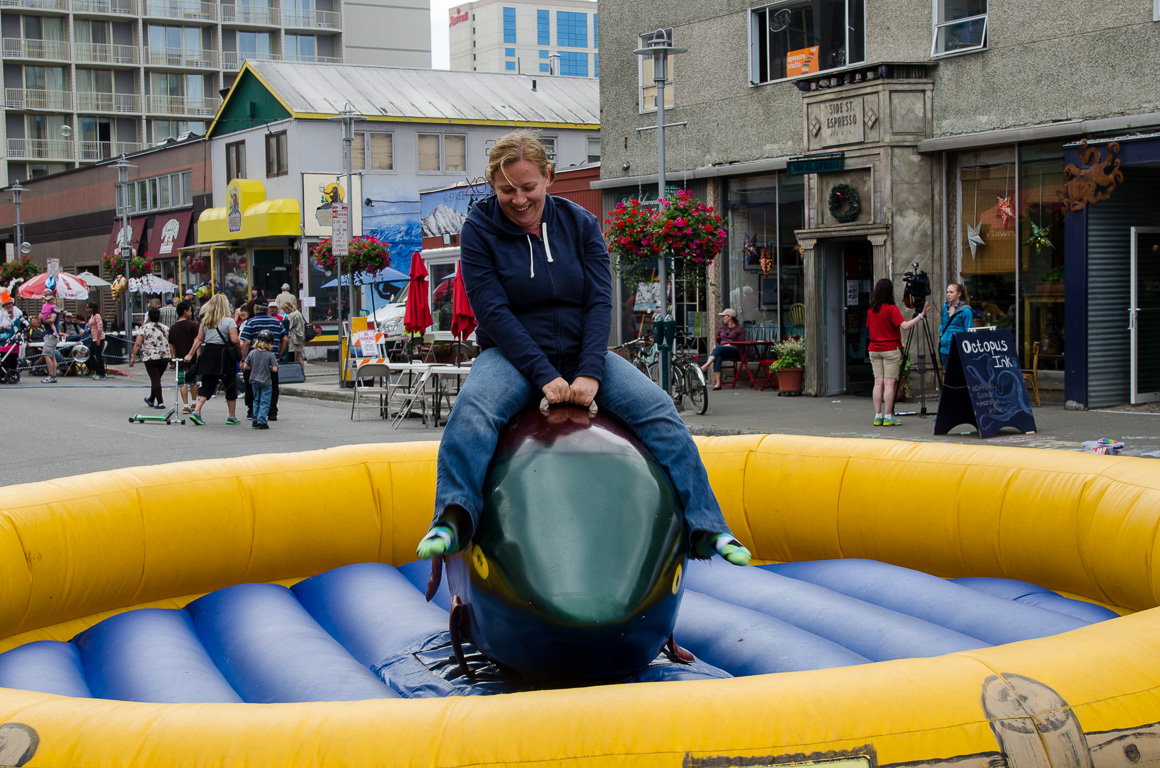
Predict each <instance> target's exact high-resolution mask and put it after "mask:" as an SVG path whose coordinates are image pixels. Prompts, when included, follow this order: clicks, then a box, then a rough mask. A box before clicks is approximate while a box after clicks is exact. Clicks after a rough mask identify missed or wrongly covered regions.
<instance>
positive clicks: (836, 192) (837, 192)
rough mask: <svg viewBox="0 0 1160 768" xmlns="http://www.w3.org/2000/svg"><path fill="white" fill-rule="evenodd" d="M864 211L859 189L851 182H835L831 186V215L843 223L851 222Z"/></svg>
mask: <svg viewBox="0 0 1160 768" xmlns="http://www.w3.org/2000/svg"><path fill="white" fill-rule="evenodd" d="M861 212H862V201H861V200H859V199H858V190H856V189H854V188H853V187H851V186H850V185H849V184H835V185H834V186H833V187H831V188H830V215H831V216H833V217H834V218H835V219H837V220H838V221H839V222H841V223H842V224H849V223H850V222H851V221H854V219H856V218H858V214H859V213H861Z"/></svg>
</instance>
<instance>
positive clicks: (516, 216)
mask: <svg viewBox="0 0 1160 768" xmlns="http://www.w3.org/2000/svg"><path fill="white" fill-rule="evenodd" d="M551 180H552V174H551V172H550V171H549V173H548V174H547V175H545V174H543V173H541V172H540V168H539V166H537V165H536V164H535V163H533V162H531V161H530V160H516V161H515V162H512V163H508V164H507V165H505V166H503V167H501V168H500V173H499V176H498V178H496V180H495V182H496V183H495V197H496V200H498V201H499V207H500V210H501V211H503V213H504V216H507V218H508V220H509V221H510V222H511V223H512V224H515V225H516V226H517V227H519V228H520V229H522V230H525V231H529V232H534V231H536V230H537V229H538V228H539V226H540V219H542V218H543V216H544V200H545V199H546V198H547V196H548V184H549V183H551Z"/></svg>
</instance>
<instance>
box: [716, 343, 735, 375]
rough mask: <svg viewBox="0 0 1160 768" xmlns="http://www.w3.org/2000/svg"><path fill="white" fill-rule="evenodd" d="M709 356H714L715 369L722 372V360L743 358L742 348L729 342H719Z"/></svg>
mask: <svg viewBox="0 0 1160 768" xmlns="http://www.w3.org/2000/svg"><path fill="white" fill-rule="evenodd" d="M709 356H710V357H712V358H714V360H713V370H714V371H717V372H718V373H720V372H721V363H722V362H724V361H725V360H740V359H741V350H739V349H738V348H737V347H734V346H730V345H728V344H718V345H717V346H715V347H713V351H712V352H710V353H709Z"/></svg>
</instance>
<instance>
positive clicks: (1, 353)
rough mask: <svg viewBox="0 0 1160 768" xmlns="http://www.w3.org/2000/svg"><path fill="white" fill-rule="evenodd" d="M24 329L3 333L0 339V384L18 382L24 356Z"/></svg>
mask: <svg viewBox="0 0 1160 768" xmlns="http://www.w3.org/2000/svg"><path fill="white" fill-rule="evenodd" d="M24 342H25V339H24V331H23V330H18V331H16V332H15V333H10V334H5V335H4V338H3V339H0V384H19V383H20V369H21V367H22V366H21V362H22V360H23V358H24Z"/></svg>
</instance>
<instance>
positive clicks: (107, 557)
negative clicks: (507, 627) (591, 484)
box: [0, 436, 1160, 768]
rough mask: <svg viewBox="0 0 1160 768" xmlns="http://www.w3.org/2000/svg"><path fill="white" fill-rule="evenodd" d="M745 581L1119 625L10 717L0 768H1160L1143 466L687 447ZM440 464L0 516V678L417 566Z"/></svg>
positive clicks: (322, 463) (183, 467)
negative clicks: (639, 676)
mask: <svg viewBox="0 0 1160 768" xmlns="http://www.w3.org/2000/svg"><path fill="white" fill-rule="evenodd" d="M699 444H700V448H701V451H702V455H703V456H704V458H705V462H706V465H707V467H708V469H709V473H710V478H711V480H712V482H713V485H714V488H715V489H716V491H717V493H718V496H719V498H720V500H721V502H722V506H723V507H724V509H725V510H726V514H727V517H728V518H729V522H730V525H731V526H732V528H733V531H734V532H735V533H736V534H737V536H738V537H739V538H740V539H742V540H743V542H744V543H745V544H746V545H747V546H749V548H750V549H751V550H753V552H754V555H755V556H756V558H758V560H759V561H763V562H772V561H789V560H814V559H825V558H841V557H859V558H869V559H874V560H880V561H883V562H887V563H894V564H898V565H903V566H907V567H911V568H916V569H919V570H923V571H926V572H928V573H932V574H936V575H939V576H944V577H957V576H1001V577H1007V578H1012V579H1020V580H1025V581H1030V582H1034V583H1036V584H1040V585H1042V586H1045V587H1048V588H1050V589H1054V590H1056V591H1061V592H1064V593H1066V594H1070V595H1072V596H1079V597H1084V598H1087V599H1089V600H1091V601H1095V602H1099V603H1102V604H1104V605H1107V606H1112V607H1116V608H1117V609H1118V610H1119V611H1120V612H1122V613H1125V614H1127V615H1124V616H1122V617H1120V618H1117V619H1113V620H1110V621H1106V622H1103V623H1101V624H1096V625H1092V626H1090V627H1086V628H1084V629H1080V630H1075V631H1072V632H1068V633H1065V634H1062V635H1056V636H1053V637H1047V638H1043V639H1039V640H1029V641H1024V642H1019V643H1013V644H1009V645H1004V646H996V647H992V648H986V649H983V650H976V651H969V652H961V653H955V654H950V655H947V656H942V657H937V658H925V659H908V660H901V661H888V662H879V663H873V664H865V665H862V666H855V667H847V668H842V669H833V670H821V671H815V672H794V673H787V674H778V675H764V676H755V677H747V678H737V679H732V680H720V681H697V682H666V683H652V684H639V685H632V686H603V687H601V686H595V687H588V688H579V689H572V690H554V691H541V692H533V693H520V694H508V695H501V696H492V697H454V698H445V699H426V700H376V701H357V702H334V703H323V704H318V703H312V704H267V705H262V704H225V705H219V704H212V705H211V704H194V705H185V704H182V705H174V704H145V703H134V702H125V701H107V700H100V699H74V698H67V697H61V696H52V695H47V694H41V693H33V692H29V691H22V690H13V689H0V765H21V764H27V765H29V766H32V767H33V768H35V766H41V765H42V766H86V765H101V766H129V765H134V766H137V765H151V766H164V765H174V766H176V765H187V764H198V765H221V766H226V765H229V766H234V765H247V766H285V765H295V766H308V765H319V766H322V765H393V766H434V767H441V766H446V767H451V766H464V767H466V766H491V765H520V766H541V767H543V768H549V767H550V768H561V767H562V766H612V765H633V766H670V767H672V768H677V767H678V766H705V767H706V768H707V767H708V766H743V765H744V766H753V765H779V764H789V763H826V764H829V763H842V764H843V766H859V767H863V768H876V767H877V766H904V765H905V766H908V767H911V766H930V767H931V768H950V767H951V766H954V768H963V767H964V766H965V767H966V768H988V767H989V766H999V765H1003V764H1006V766H1008V768H1041V767H1045V766H1053V767H1054V768H1072V767H1078V768H1113V766H1117V767H1118V766H1125V767H1126V766H1131V765H1137V764H1139V765H1153V764H1156V763H1157V761H1160V727H1158V725H1157V724H1158V723H1160V665H1158V664H1157V659H1158V658H1160V612H1158V611H1157V610H1156V605H1157V594H1158V593H1160V569H1158V568H1157V567H1156V566H1155V563H1156V562H1157V554H1158V552H1157V543H1158V536H1157V531H1158V530H1160V464H1156V463H1155V462H1152V461H1150V460H1147V459H1132V458H1119V457H1105V456H1091V455H1085V454H1079V453H1067V452H1061V451H1039V450H1028V449H1018V448H996V447H989V446H984V447H969V446H957V445H942V444H914V443H906V442H901V441H898V442H896V441H887V440H835V439H825V438H803V437H789V436H742V437H730V438H706V439H702V440H700V441H699ZM435 453H436V444H434V443H406V444H389V445H366V446H350V447H344V448H336V449H330V450H325V451H313V452H304V453H296V454H280V455H270V456H253V457H245V458H240V459H229V460H210V461H195V462H186V463H181V464H170V465H163V466H156V467H148V468H138V469H126V470H120V471H113V472H103V473H99V474H93V475H85V476H80V477H74V478H66V479H62V480H57V481H51V482H43V483H34V484H28V485H19V486H9V487H6V488H3V489H2V490H0V638H2V639H0V651H4V650H9V649H11V648H14V647H17V646H20V645H23V644H25V643H29V642H33V641H36V640H46V639H47V640H67V639H69V638H71V637H73V636H74V635H76V634H77V633H78V632H81V631H83V630H84V629H86V628H88V627H90V626H92V625H94V624H95V623H97V622H98V621H100V620H102V619H104V618H107V617H109V616H111V615H113V614H116V613H119V612H123V611H126V610H130V609H133V608H140V607H144V606H152V607H175V606H182V605H185V604H186V603H188V602H190V601H191V600H193V599H195V598H196V597H198V596H200V595H202V594H205V593H207V592H210V591H212V590H215V589H219V588H222V587H225V586H228V585H231V584H237V583H242V582H254V581H258V582H281V583H286V584H288V583H293V582H295V581H297V580H299V579H301V578H303V577H306V576H310V575H313V574H316V573H320V572H322V571H324V570H327V569H331V568H335V567H338V566H341V565H344V564H348V563H356V562H365V561H381V562H387V563H394V564H402V563H406V562H409V561H411V560H412V559H413V557H414V556H413V552H414V546H415V542H416V541H417V540H418V539H419V537H420V536H421V535H422V534H423V532H424V530H425V527H426V524H427V522H428V520H429V517H430V509H431V506H432V501H433V494H434V468H435Z"/></svg>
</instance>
